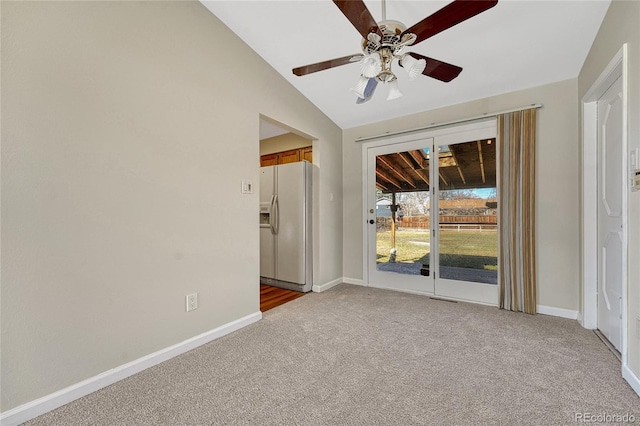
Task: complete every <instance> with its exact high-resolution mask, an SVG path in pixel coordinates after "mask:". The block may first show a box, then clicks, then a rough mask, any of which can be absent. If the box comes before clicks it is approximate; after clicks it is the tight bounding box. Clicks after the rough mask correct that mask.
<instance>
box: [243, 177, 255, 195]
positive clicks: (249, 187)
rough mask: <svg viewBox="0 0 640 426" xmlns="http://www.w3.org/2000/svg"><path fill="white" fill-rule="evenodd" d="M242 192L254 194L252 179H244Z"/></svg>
mask: <svg viewBox="0 0 640 426" xmlns="http://www.w3.org/2000/svg"><path fill="white" fill-rule="evenodd" d="M242 193H243V194H253V184H252V183H251V181H250V180H243V181H242Z"/></svg>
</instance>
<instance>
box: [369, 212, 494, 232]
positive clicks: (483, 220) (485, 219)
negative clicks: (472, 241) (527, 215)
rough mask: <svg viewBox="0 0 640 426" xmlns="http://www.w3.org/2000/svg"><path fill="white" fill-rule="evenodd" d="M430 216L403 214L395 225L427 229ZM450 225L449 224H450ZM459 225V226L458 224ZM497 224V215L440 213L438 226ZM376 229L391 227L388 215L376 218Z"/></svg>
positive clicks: (492, 226)
mask: <svg viewBox="0 0 640 426" xmlns="http://www.w3.org/2000/svg"><path fill="white" fill-rule="evenodd" d="M430 219H431V218H430V217H429V216H404V217H403V218H402V219H397V220H396V225H397V226H398V227H400V228H423V229H429V228H430V226H431V220H430ZM450 225H451V226H450ZM458 225H459V226H458ZM497 225H498V217H497V216H496V215H475V216H472V215H455V216H448V215H441V216H440V227H441V228H442V229H449V228H452V229H453V228H456V229H458V230H460V229H483V228H484V229H491V228H493V229H495V228H496V226H497ZM377 227H378V229H391V218H390V217H378V218H377Z"/></svg>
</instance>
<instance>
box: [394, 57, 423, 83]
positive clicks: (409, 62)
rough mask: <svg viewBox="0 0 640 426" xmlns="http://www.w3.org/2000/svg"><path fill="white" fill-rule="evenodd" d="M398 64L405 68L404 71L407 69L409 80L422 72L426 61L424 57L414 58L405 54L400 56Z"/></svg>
mask: <svg viewBox="0 0 640 426" xmlns="http://www.w3.org/2000/svg"><path fill="white" fill-rule="evenodd" d="M400 64H401V65H402V67H403V68H404V69H405V71H407V74H408V75H409V80H413V79H415V78H416V77H417V76H419V75H420V74H422V72H423V71H424V69H425V68H426V66H427V61H425V60H424V59H416V58H414V57H413V56H411V55H409V54H407V55H404V56H403V57H402V59H401V61H400Z"/></svg>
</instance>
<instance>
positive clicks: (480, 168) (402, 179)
mask: <svg viewBox="0 0 640 426" xmlns="http://www.w3.org/2000/svg"><path fill="white" fill-rule="evenodd" d="M431 157H432V155H431V153H430V152H429V149H428V148H425V149H417V150H411V151H404V152H396V153H393V154H385V155H378V156H377V157H376V187H377V188H378V189H379V190H381V191H382V192H383V193H394V192H414V191H428V190H429V189H430V178H429V176H430V170H429V168H430V161H431ZM438 164H439V168H438V171H439V173H438V174H439V176H438V179H439V188H440V190H441V191H446V190H452V189H478V188H494V187H495V186H496V141H495V139H486V140H477V141H471V142H465V143H458V144H454V145H441V146H439V147H438Z"/></svg>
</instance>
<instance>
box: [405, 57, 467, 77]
mask: <svg viewBox="0 0 640 426" xmlns="http://www.w3.org/2000/svg"><path fill="white" fill-rule="evenodd" d="M409 55H411V56H413V57H414V58H416V59H418V60H420V59H424V60H425V61H426V62H427V66H426V67H425V68H424V71H422V74H424V75H426V76H428V77H432V78H435V79H437V80H440V81H444V82H445V83H448V82H450V81H451V80H453V79H454V78H456V77H457V76H458V75H459V74H460V72H461V71H462V68H460V67H459V66H457V65H451V64H448V63H446V62H442V61H439V60H437V59H433V58H429V57H427V56H422V55H420V54H419V53H413V52H409ZM400 66H402V63H400Z"/></svg>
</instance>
